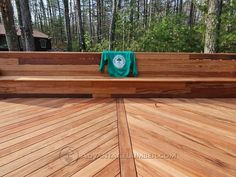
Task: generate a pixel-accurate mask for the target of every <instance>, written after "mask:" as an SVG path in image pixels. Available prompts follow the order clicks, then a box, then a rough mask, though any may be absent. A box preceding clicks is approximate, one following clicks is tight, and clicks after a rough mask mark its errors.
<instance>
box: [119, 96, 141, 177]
mask: <svg viewBox="0 0 236 177" xmlns="http://www.w3.org/2000/svg"><path fill="white" fill-rule="evenodd" d="M117 119H118V120H117V121H118V132H119V134H118V137H119V151H120V173H121V176H122V177H126V176H129V177H137V172H136V167H135V162H134V155H133V149H132V144H131V140H130V134H129V127H128V122H127V117H126V111H125V106H124V101H123V99H117Z"/></svg>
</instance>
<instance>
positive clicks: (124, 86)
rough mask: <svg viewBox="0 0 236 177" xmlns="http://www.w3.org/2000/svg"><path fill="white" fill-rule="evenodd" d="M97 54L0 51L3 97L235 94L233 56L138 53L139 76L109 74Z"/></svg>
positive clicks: (219, 95) (234, 63)
mask: <svg viewBox="0 0 236 177" xmlns="http://www.w3.org/2000/svg"><path fill="white" fill-rule="evenodd" d="M100 57H101V53H53V52H52V53H40V52H28V53H22V52H0V73H1V74H0V96H1V97H18V96H20V97H23V96H28V97H29V96H33V97H42V96H43V97H45V96H50V97H51V96H55V97H58V96H67V97H236V61H235V59H236V54H188V53H136V57H137V64H138V70H139V76H138V77H137V78H133V77H128V78H111V77H109V76H108V75H107V74H106V73H107V72H106V71H105V73H100V72H99V71H98V66H99V63H100Z"/></svg>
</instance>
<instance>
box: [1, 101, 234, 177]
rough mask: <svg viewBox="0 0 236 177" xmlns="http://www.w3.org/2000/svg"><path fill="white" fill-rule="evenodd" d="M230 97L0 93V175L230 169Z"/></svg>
mask: <svg viewBox="0 0 236 177" xmlns="http://www.w3.org/2000/svg"><path fill="white" fill-rule="evenodd" d="M235 174H236V99H166V98H163V99H131V98H130V99H117V100H116V99H109V98H108V99H82V98H80V99H79V98H78V99H77V98H73V99H72V98H37V99H36V98H14V99H1V100H0V176H12V177H13V176H14V177H18V176H30V177H31V176H33V177H34V176H36V177H37V176H39V177H43V176H79V177H84V176H102V177H105V176H109V177H110V176H111V177H112V176H122V177H133V176H142V177H148V176H154V177H156V176H181V177H183V176H232V177H233V176H235Z"/></svg>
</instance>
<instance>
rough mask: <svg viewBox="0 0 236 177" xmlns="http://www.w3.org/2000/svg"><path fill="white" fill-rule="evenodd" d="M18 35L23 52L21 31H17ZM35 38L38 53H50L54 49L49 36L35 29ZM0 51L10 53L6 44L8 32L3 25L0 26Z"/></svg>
mask: <svg viewBox="0 0 236 177" xmlns="http://www.w3.org/2000/svg"><path fill="white" fill-rule="evenodd" d="M17 35H18V41H19V44H20V46H21V50H23V48H22V44H21V40H20V36H21V31H20V30H19V29H17ZM33 36H34V43H35V48H36V51H48V50H51V49H52V45H51V40H50V38H49V36H48V35H46V34H45V33H42V32H40V31H38V30H36V29H34V30H33ZM0 51H8V46H7V42H6V32H5V28H4V25H3V24H0Z"/></svg>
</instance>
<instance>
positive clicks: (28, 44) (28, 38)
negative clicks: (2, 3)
mask: <svg viewBox="0 0 236 177" xmlns="http://www.w3.org/2000/svg"><path fill="white" fill-rule="evenodd" d="M20 9H21V15H22V23H23V33H24V36H25V48H26V51H34V50H35V43H34V37H33V27H32V21H31V14H30V10H29V2H28V0H25V1H20Z"/></svg>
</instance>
